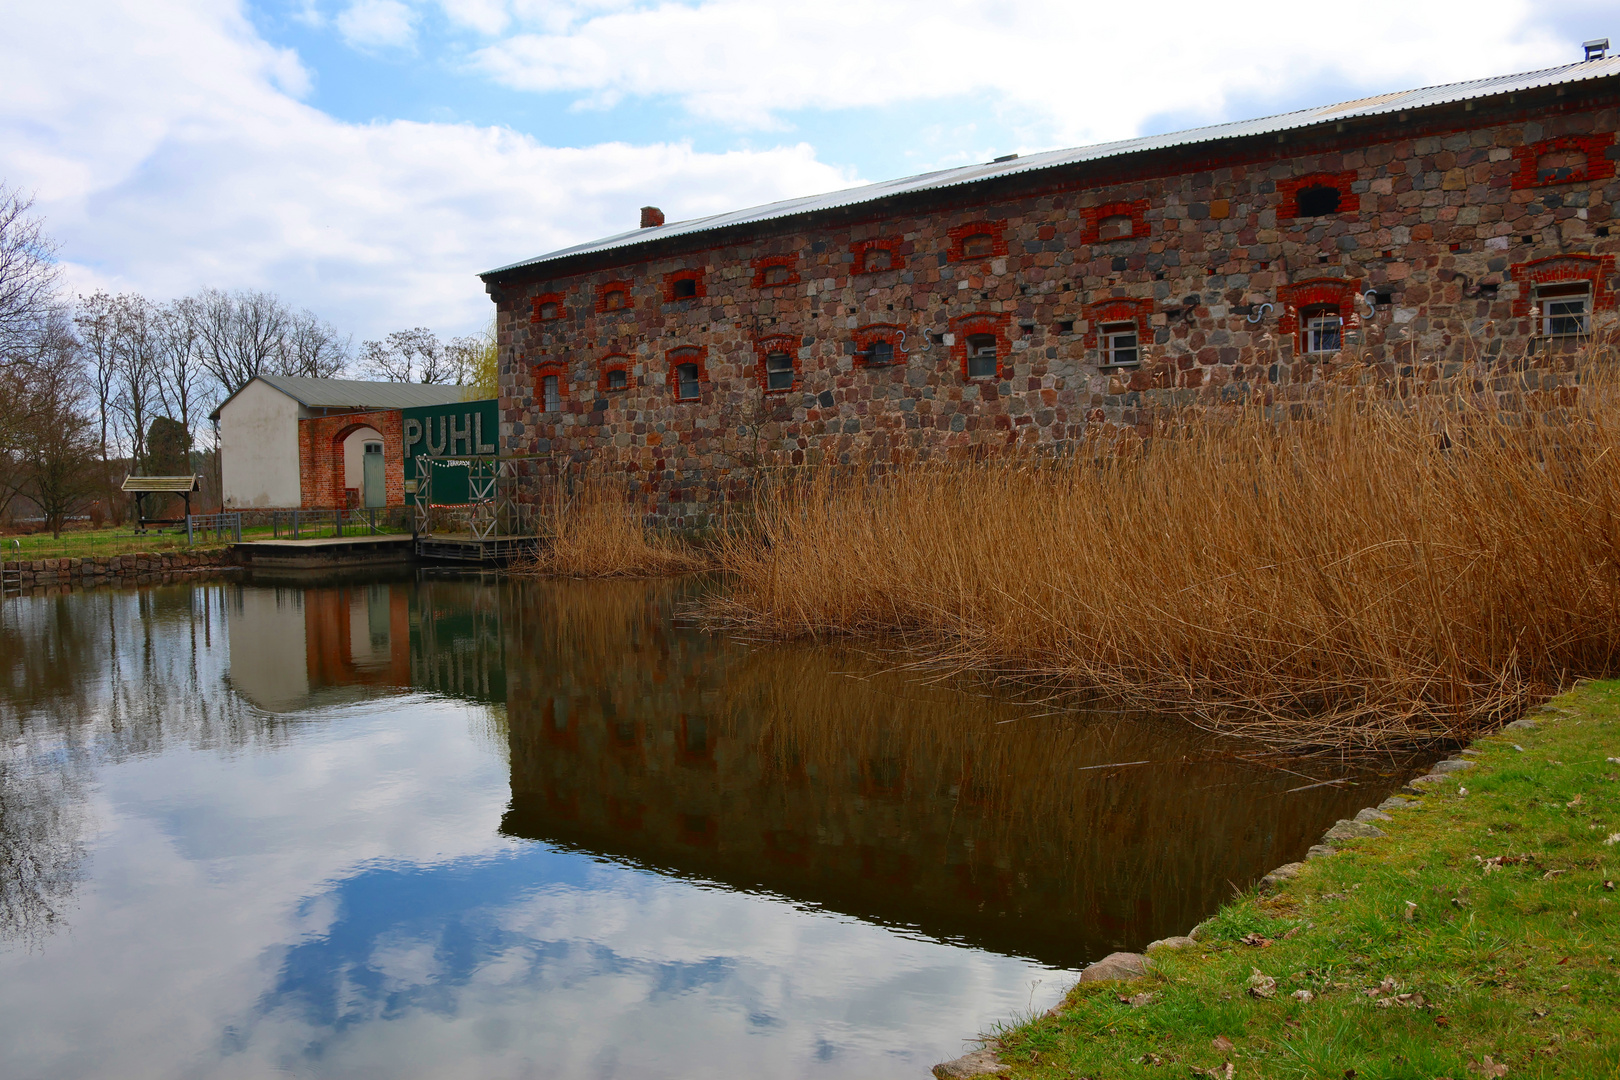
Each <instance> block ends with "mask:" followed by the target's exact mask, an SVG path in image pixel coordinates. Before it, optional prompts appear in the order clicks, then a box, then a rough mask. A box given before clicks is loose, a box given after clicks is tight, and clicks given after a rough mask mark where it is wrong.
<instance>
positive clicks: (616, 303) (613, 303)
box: [602, 289, 630, 311]
mask: <svg viewBox="0 0 1620 1080" xmlns="http://www.w3.org/2000/svg"><path fill="white" fill-rule="evenodd" d="M629 304H630V298H629V297H628V296H626V295H625V292H624V290H623V289H609V290H608V291H607V293H606V294H604V295H603V297H602V310H604V311H623V310H624V309H625V308H626V307H628V306H629Z"/></svg>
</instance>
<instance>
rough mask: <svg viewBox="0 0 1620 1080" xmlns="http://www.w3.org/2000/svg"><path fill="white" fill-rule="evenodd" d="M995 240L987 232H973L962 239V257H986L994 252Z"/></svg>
mask: <svg viewBox="0 0 1620 1080" xmlns="http://www.w3.org/2000/svg"><path fill="white" fill-rule="evenodd" d="M995 250H996V242H995V239H994V238H993V237H992V236H991V235H990V234H989V233H974V234H973V235H972V236H968V237H964V238H963V240H962V258H964V259H988V258H989V257H990V256H991V255H992V254H994V253H995Z"/></svg>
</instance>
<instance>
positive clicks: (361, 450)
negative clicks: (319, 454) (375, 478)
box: [343, 427, 383, 496]
mask: <svg viewBox="0 0 1620 1080" xmlns="http://www.w3.org/2000/svg"><path fill="white" fill-rule="evenodd" d="M382 441H383V437H382V432H380V431H378V430H376V429H375V428H368V427H367V428H361V429H360V430H359V431H356V432H355V433H354V434H353V435H350V436H349V437H348V438H347V439H344V440H343V486H344V487H351V488H354V489H355V490H356V491H359V490H360V488H361V487H362V486H363V485H364V483H365V479H366V465H365V462H364V461H363V460H362V459H363V458H364V457H365V456H366V443H368V442H382ZM361 494H362V496H363V495H364V494H365V493H364V492H361Z"/></svg>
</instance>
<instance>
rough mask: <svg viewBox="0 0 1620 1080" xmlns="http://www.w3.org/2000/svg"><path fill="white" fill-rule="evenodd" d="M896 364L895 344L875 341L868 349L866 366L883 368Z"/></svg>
mask: <svg viewBox="0 0 1620 1080" xmlns="http://www.w3.org/2000/svg"><path fill="white" fill-rule="evenodd" d="M892 363H894V342H892V341H874V342H872V344H870V345H868V346H867V347H866V364H867V366H868V367H882V366H883V365H885V364H892Z"/></svg>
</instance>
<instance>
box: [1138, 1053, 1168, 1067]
mask: <svg viewBox="0 0 1620 1080" xmlns="http://www.w3.org/2000/svg"><path fill="white" fill-rule="evenodd" d="M1142 1064H1144V1065H1163V1064H1164V1059H1163V1058H1161V1057H1159V1055H1158V1054H1143V1055H1142Z"/></svg>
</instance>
